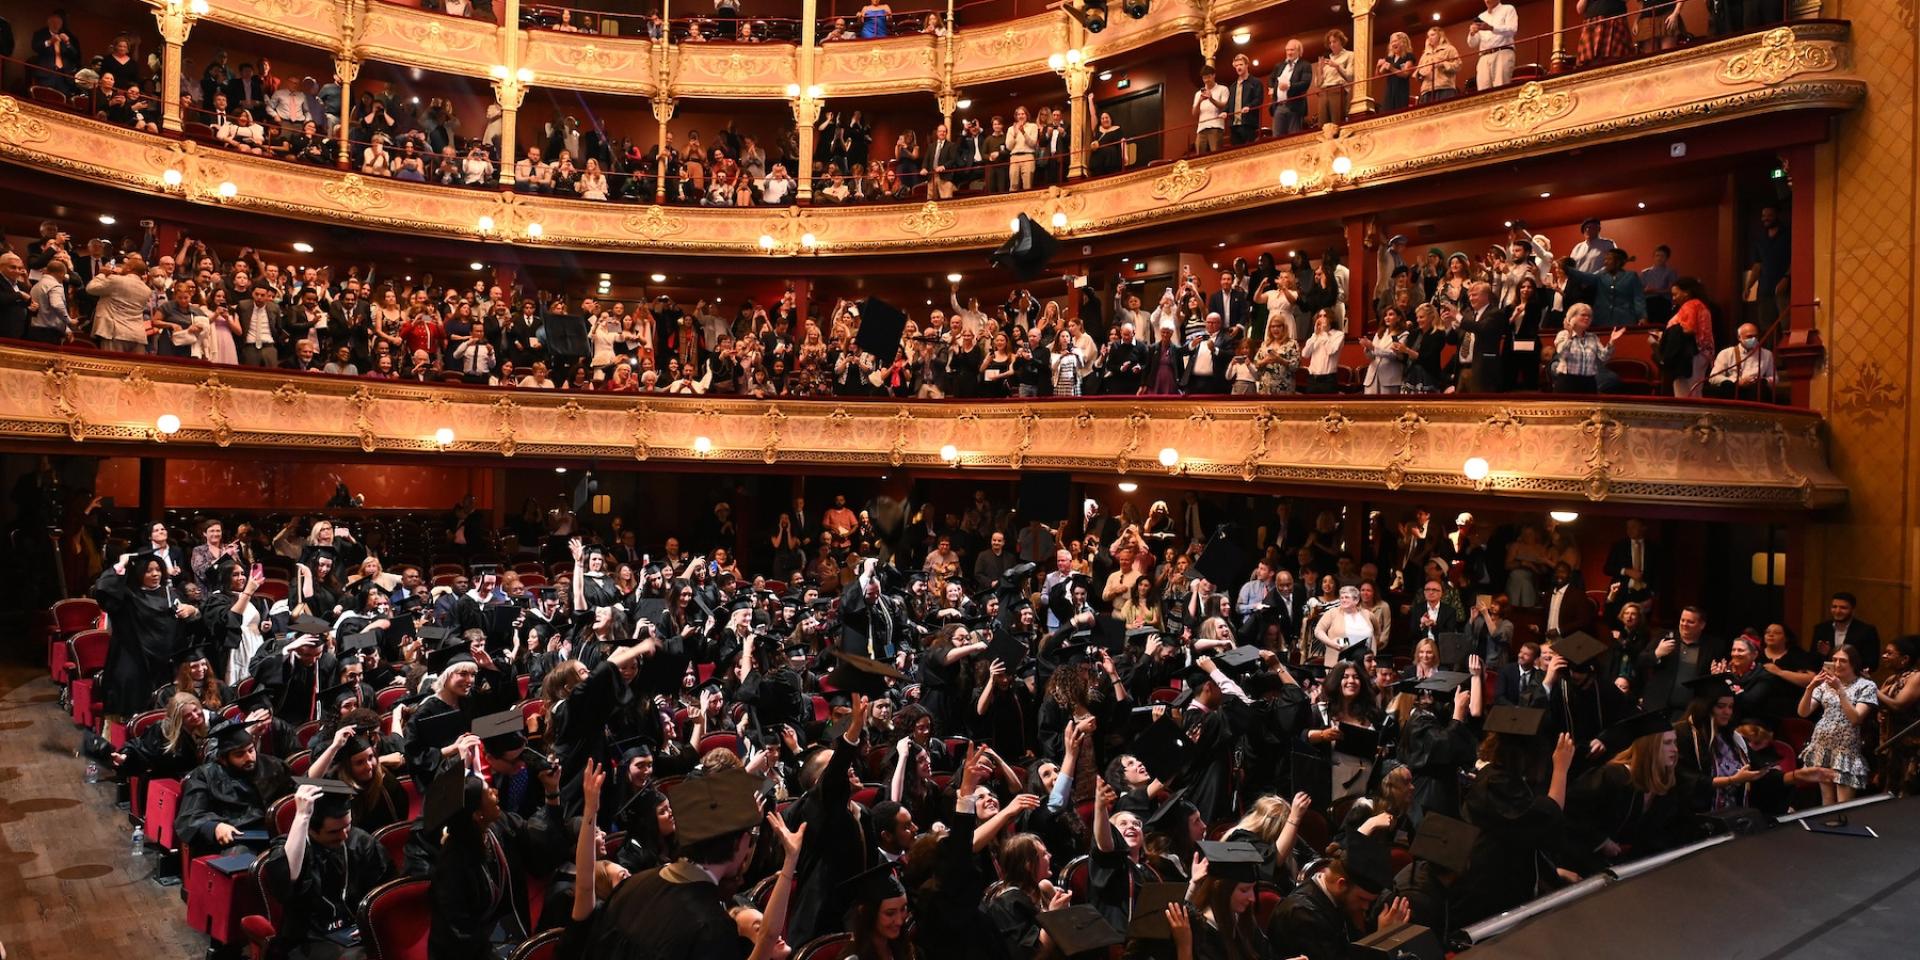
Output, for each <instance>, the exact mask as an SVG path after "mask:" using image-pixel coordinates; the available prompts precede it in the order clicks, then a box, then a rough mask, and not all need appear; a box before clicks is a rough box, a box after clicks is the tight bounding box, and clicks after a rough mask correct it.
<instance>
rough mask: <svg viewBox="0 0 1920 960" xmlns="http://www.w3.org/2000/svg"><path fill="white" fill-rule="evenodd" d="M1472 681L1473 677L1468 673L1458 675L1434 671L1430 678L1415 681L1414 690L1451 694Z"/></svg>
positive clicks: (1453, 672)
mask: <svg viewBox="0 0 1920 960" xmlns="http://www.w3.org/2000/svg"><path fill="white" fill-rule="evenodd" d="M1472 679H1473V675H1472V674H1469V673H1458V672H1455V671H1452V670H1435V671H1434V672H1433V675H1432V676H1428V677H1423V678H1420V679H1418V680H1416V681H1415V688H1416V689H1419V690H1430V691H1432V692H1434V693H1446V694H1451V693H1452V692H1454V691H1455V690H1458V689H1460V687H1461V686H1462V685H1463V684H1465V683H1466V682H1467V681H1469V680H1472Z"/></svg>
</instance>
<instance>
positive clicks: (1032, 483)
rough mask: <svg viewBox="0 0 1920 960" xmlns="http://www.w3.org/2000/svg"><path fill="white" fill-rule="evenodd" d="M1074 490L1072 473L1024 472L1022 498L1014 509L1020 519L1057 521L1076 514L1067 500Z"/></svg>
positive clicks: (1021, 480) (1021, 520) (1021, 482)
mask: <svg viewBox="0 0 1920 960" xmlns="http://www.w3.org/2000/svg"><path fill="white" fill-rule="evenodd" d="M1072 492H1073V477H1072V475H1071V474H1066V473H1022V474H1021V475H1020V500H1019V505H1018V506H1017V507H1015V509H1016V510H1017V511H1018V512H1019V514H1020V522H1021V523H1031V522H1032V521H1035V520H1038V521H1040V522H1041V523H1058V522H1060V521H1061V520H1062V519H1065V518H1067V517H1071V516H1073V511H1072V510H1071V509H1070V508H1069V506H1068V504H1067V501H1068V499H1069V498H1070V494H1071V493H1072Z"/></svg>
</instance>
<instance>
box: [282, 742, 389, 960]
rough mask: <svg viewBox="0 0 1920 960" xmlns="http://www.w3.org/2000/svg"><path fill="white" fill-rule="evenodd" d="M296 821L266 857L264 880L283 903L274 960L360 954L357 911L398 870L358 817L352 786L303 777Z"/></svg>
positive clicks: (297, 796)
mask: <svg viewBox="0 0 1920 960" xmlns="http://www.w3.org/2000/svg"><path fill="white" fill-rule="evenodd" d="M293 797H294V801H293V803H294V808H293V824H292V826H291V827H289V828H288V830H287V835H286V836H284V837H277V838H275V839H274V841H273V846H272V847H270V848H269V849H268V850H267V853H266V857H265V862H264V863H262V864H261V867H260V870H261V881H262V883H263V884H264V885H265V886H266V888H267V891H268V892H269V893H271V894H272V895H273V898H274V901H275V902H276V903H278V904H279V905H280V922H279V923H278V924H277V925H276V927H275V936H274V938H273V940H272V942H271V943H269V944H268V947H267V956H268V957H269V958H271V960H281V958H284V960H341V958H345V957H357V956H359V955H360V954H359V952H358V950H357V948H356V947H355V946H354V943H355V932H356V924H357V922H358V920H357V916H356V911H357V910H358V908H359V905H360V901H361V900H363V899H365V898H366V896H367V894H368V893H371V892H372V891H373V888H375V887H377V886H379V885H380V884H382V883H385V882H386V881H387V880H388V879H390V875H391V874H392V873H393V863H392V861H390V860H388V859H387V854H386V851H385V850H383V849H381V847H380V841H378V840H375V839H374V838H373V835H372V834H370V833H368V832H367V831H366V830H365V829H363V828H362V827H361V826H360V825H359V824H356V823H354V822H353V813H352V800H353V788H352V787H351V786H349V785H347V784H345V783H342V782H340V781H338V780H305V781H302V782H301V784H300V785H299V786H298V787H297V788H296V789H295V790H294V794H293Z"/></svg>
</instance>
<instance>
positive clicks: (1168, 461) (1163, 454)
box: [1160, 447, 1180, 467]
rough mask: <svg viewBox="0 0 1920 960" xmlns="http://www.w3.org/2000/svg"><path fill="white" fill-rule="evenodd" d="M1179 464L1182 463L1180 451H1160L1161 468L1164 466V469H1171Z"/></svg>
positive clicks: (1166, 449) (1172, 449) (1167, 448)
mask: <svg viewBox="0 0 1920 960" xmlns="http://www.w3.org/2000/svg"><path fill="white" fill-rule="evenodd" d="M1179 462H1180V451H1178V450H1175V449H1174V448H1172V447H1165V448H1162V449H1161V451H1160V465H1161V466H1163V467H1171V466H1173V465H1174V464H1176V463H1179Z"/></svg>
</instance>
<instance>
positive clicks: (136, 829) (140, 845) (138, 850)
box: [133, 823, 147, 859]
mask: <svg viewBox="0 0 1920 960" xmlns="http://www.w3.org/2000/svg"><path fill="white" fill-rule="evenodd" d="M133 855H134V857H135V858H136V859H137V858H140V857H144V856H146V855H147V828H146V827H145V826H144V825H142V824H138V823H136V824H134V825H133Z"/></svg>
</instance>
